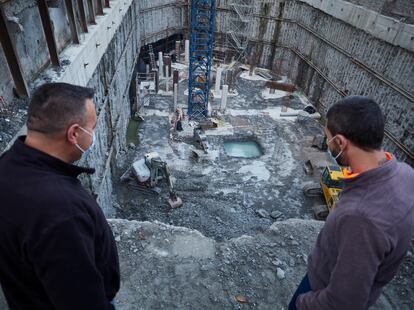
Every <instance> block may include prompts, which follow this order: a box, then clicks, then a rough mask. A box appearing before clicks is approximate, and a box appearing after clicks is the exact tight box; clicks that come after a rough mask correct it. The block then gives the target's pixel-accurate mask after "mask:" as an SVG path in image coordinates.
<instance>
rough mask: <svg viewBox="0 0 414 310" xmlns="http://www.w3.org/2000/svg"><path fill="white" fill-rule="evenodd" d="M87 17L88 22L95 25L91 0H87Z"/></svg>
mask: <svg viewBox="0 0 414 310" xmlns="http://www.w3.org/2000/svg"><path fill="white" fill-rule="evenodd" d="M88 12H89V14H88V17H89V23H91V24H93V25H95V24H96V22H95V10H94V9H93V3H92V0H88Z"/></svg>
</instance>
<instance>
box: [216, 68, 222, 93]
mask: <svg viewBox="0 0 414 310" xmlns="http://www.w3.org/2000/svg"><path fill="white" fill-rule="evenodd" d="M221 72H223V68H221V67H218V68H217V75H216V94H218V93H219V92H220V83H221Z"/></svg>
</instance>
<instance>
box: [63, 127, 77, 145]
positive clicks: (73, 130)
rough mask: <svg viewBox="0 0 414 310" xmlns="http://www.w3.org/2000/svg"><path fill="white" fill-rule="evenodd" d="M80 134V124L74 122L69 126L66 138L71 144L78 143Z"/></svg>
mask: <svg viewBox="0 0 414 310" xmlns="http://www.w3.org/2000/svg"><path fill="white" fill-rule="evenodd" d="M78 136H79V125H78V124H72V125H70V126H69V128H68V130H67V131H66V139H67V140H68V141H69V143H71V144H76V143H78Z"/></svg>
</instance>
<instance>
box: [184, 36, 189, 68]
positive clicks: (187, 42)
mask: <svg viewBox="0 0 414 310" xmlns="http://www.w3.org/2000/svg"><path fill="white" fill-rule="evenodd" d="M185 63H186V64H187V65H188V64H189V63H190V41H189V40H185Z"/></svg>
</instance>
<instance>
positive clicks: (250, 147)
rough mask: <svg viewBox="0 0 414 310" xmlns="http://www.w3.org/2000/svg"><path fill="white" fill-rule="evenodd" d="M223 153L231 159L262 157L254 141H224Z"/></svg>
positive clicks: (261, 151)
mask: <svg viewBox="0 0 414 310" xmlns="http://www.w3.org/2000/svg"><path fill="white" fill-rule="evenodd" d="M224 151H225V153H226V154H227V155H228V156H231V157H241V158H257V157H260V156H262V155H264V154H263V150H262V148H261V147H260V145H259V144H258V143H257V142H256V141H234V140H232V141H225V142H224Z"/></svg>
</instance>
